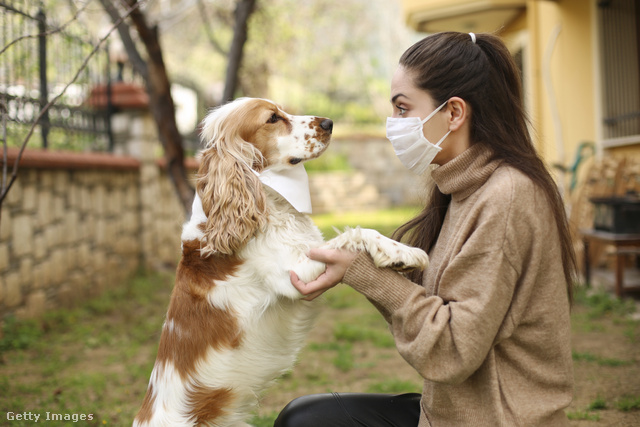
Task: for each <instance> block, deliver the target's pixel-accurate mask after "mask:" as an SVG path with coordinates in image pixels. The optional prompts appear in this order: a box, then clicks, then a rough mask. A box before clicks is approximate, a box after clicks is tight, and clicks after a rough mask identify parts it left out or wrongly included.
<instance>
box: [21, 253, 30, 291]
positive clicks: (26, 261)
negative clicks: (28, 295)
mask: <svg viewBox="0 0 640 427" xmlns="http://www.w3.org/2000/svg"><path fill="white" fill-rule="evenodd" d="M20 279H21V284H22V286H24V287H29V286H31V285H32V284H33V259H32V258H31V257H23V258H22V259H21V260H20Z"/></svg>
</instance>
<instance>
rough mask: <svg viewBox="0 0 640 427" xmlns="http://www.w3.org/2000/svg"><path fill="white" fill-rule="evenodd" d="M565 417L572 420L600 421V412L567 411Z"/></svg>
mask: <svg viewBox="0 0 640 427" xmlns="http://www.w3.org/2000/svg"><path fill="white" fill-rule="evenodd" d="M567 418H569V419H570V420H572V421H600V414H593V413H591V412H589V411H586V410H585V411H571V412H567Z"/></svg>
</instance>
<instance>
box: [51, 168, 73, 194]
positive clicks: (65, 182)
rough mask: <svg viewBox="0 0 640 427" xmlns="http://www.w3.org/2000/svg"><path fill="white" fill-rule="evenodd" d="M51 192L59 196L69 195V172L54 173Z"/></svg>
mask: <svg viewBox="0 0 640 427" xmlns="http://www.w3.org/2000/svg"><path fill="white" fill-rule="evenodd" d="M53 191H54V192H55V194H57V195H59V196H66V195H67V194H68V193H69V171H67V170H64V169H63V170H59V171H56V174H55V175H54V183H53Z"/></svg>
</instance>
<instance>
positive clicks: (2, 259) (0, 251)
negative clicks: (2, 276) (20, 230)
mask: <svg viewBox="0 0 640 427" xmlns="http://www.w3.org/2000/svg"><path fill="white" fill-rule="evenodd" d="M9 267H11V265H10V260H9V244H8V243H0V273H2V272H4V271H7V270H9Z"/></svg>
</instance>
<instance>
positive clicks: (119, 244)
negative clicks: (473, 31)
mask: <svg viewBox="0 0 640 427" xmlns="http://www.w3.org/2000/svg"><path fill="white" fill-rule="evenodd" d="M114 131H115V132H116V137H117V140H116V153H115V154H97V153H64V152H48V151H43V150H27V151H26V152H25V154H24V156H23V158H22V160H21V163H20V167H19V174H18V179H17V180H16V181H15V183H14V185H13V187H12V188H11V190H10V191H9V193H8V197H7V199H6V200H5V201H4V203H3V206H2V211H1V214H2V216H1V219H0V320H1V319H2V318H3V317H4V316H6V315H8V314H14V315H16V316H19V317H34V316H37V315H39V314H41V313H42V312H43V311H46V310H49V309H53V308H58V307H67V306H71V305H73V304H74V303H76V302H77V301H80V300H83V299H86V298H88V297H91V296H95V295H98V294H99V293H100V292H102V291H103V290H105V289H106V288H107V287H108V286H115V285H117V284H118V283H119V282H122V281H123V280H126V279H128V278H129V277H130V276H131V275H133V274H134V273H135V272H136V271H137V270H138V269H140V268H145V269H152V270H153V269H159V268H174V267H175V265H176V263H177V261H178V260H179V257H180V232H181V227H182V224H183V223H184V221H185V219H186V218H185V216H184V211H183V209H182V206H181V205H180V203H179V201H178V198H177V196H176V195H175V191H174V189H173V185H172V183H171V181H170V180H169V179H168V177H167V176H166V172H165V169H164V167H163V164H162V162H160V161H158V157H159V155H160V154H161V151H160V147H159V144H158V141H157V136H156V131H155V126H154V124H153V121H152V119H151V117H150V115H149V114H148V113H145V112H129V113H128V114H126V115H122V116H119V117H117V119H116V120H115V121H114ZM330 149H332V150H337V151H338V152H339V153H342V154H344V155H345V156H346V157H347V158H348V159H349V161H350V163H351V164H352V166H353V168H354V170H352V171H348V172H333V173H315V174H311V175H310V186H311V194H312V203H313V208H314V213H323V212H340V211H354V210H367V209H380V208H386V207H389V206H396V205H403V204H409V203H415V202H416V201H417V197H416V195H417V194H419V191H418V190H416V186H415V177H414V176H413V175H412V174H411V173H410V172H408V171H406V170H405V169H404V167H403V166H402V164H400V162H399V161H398V160H397V159H396V158H395V156H394V154H393V150H392V149H391V147H390V144H389V143H388V142H387V140H386V139H381V138H355V139H349V140H340V139H338V140H336V141H334V142H333V143H332V145H331V147H330ZM16 154H17V151H16V150H10V152H9V164H10V165H12V164H13V162H14V161H15V158H16ZM187 166H188V167H189V168H190V170H191V171H193V172H195V168H196V166H197V165H196V163H195V161H194V160H193V159H191V160H190V161H188V165H187Z"/></svg>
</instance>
